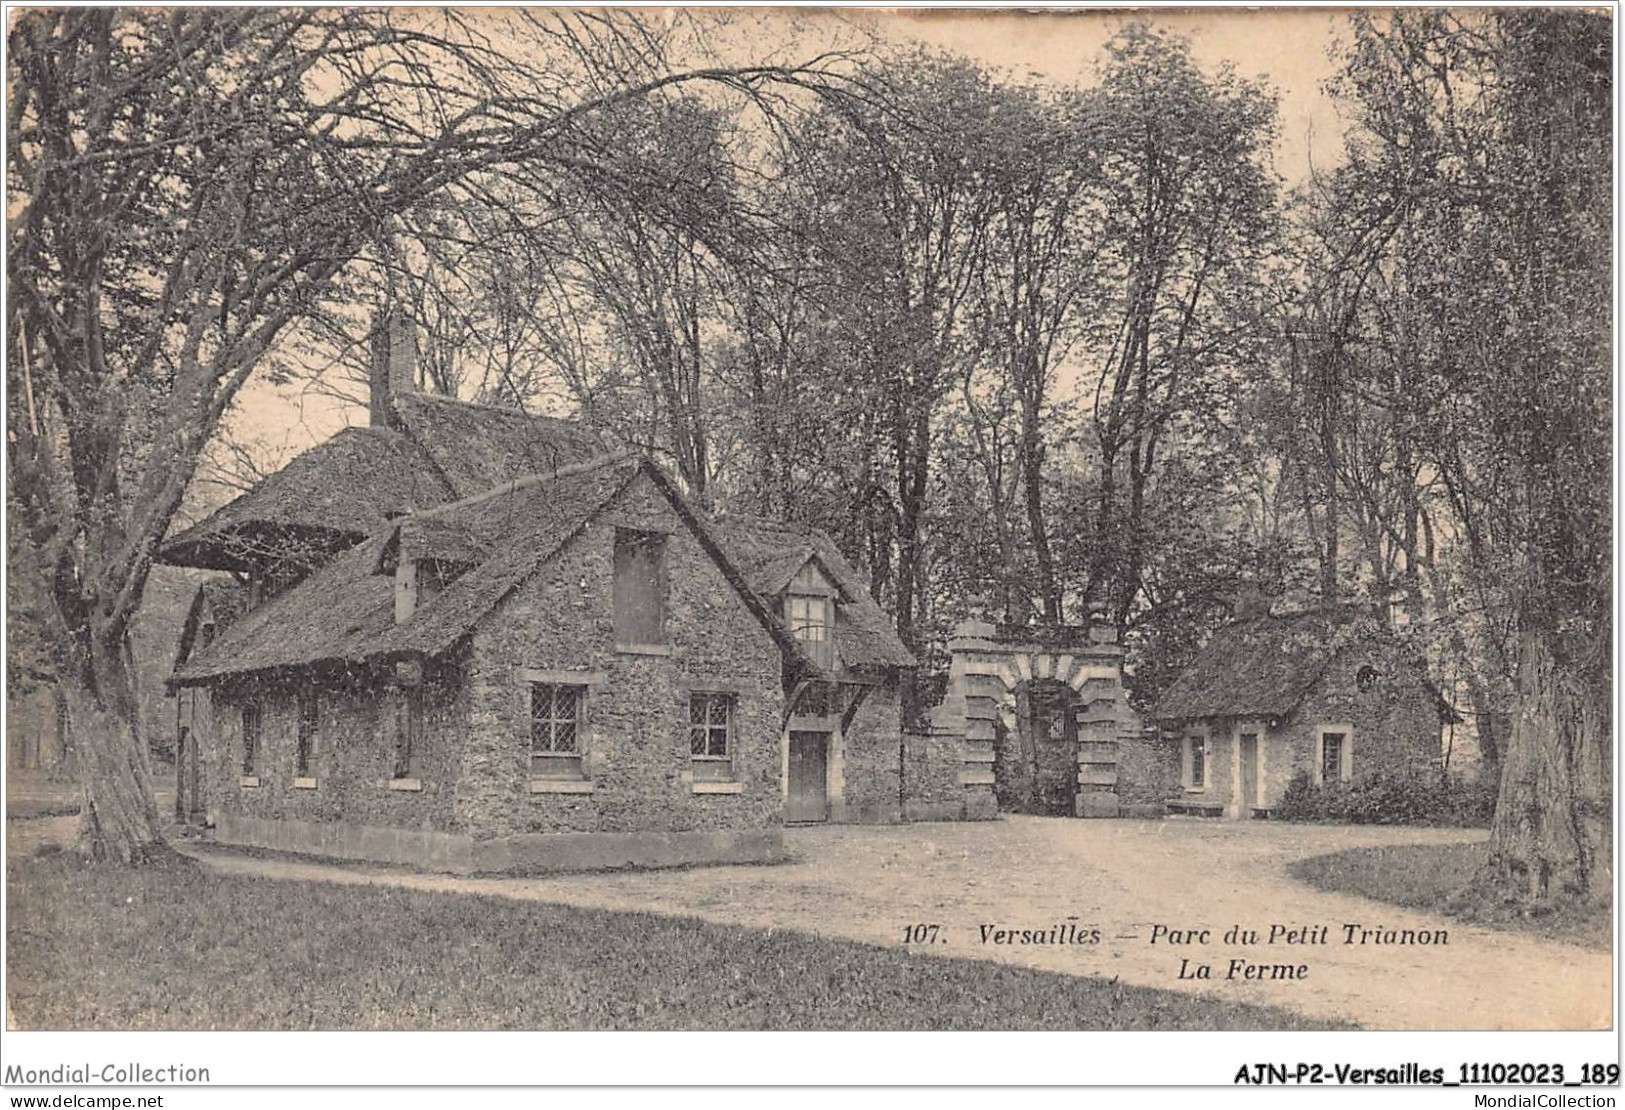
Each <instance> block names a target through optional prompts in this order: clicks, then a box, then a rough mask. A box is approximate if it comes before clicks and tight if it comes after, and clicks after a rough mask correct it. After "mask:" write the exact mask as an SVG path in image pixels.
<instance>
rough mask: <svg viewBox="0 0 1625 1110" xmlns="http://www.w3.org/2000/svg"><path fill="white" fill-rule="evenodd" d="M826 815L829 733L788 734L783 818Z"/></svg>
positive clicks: (819, 818) (807, 818)
mask: <svg viewBox="0 0 1625 1110" xmlns="http://www.w3.org/2000/svg"><path fill="white" fill-rule="evenodd" d="M828 816H829V733H827V732H792V733H791V734H790V796H789V798H788V799H786V801H785V803H784V819H785V820H786V821H797V822H807V821H823V820H825V819H826V818H828Z"/></svg>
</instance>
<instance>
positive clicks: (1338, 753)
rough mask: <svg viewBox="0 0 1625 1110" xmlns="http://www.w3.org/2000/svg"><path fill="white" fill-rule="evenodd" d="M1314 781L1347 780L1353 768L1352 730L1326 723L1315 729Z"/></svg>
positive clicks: (1325, 782) (1321, 782)
mask: <svg viewBox="0 0 1625 1110" xmlns="http://www.w3.org/2000/svg"><path fill="white" fill-rule="evenodd" d="M1315 738H1316V743H1315V749H1316V750H1315V782H1316V783H1318V784H1320V785H1322V786H1324V785H1325V784H1327V783H1332V782H1348V781H1349V778H1350V776H1351V775H1352V774H1353V770H1354V730H1353V729H1352V728H1350V727H1348V726H1347V725H1327V726H1324V727H1322V728H1319V729H1316V730H1315Z"/></svg>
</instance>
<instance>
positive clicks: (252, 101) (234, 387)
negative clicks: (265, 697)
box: [6, 9, 830, 861]
mask: <svg viewBox="0 0 1625 1110" xmlns="http://www.w3.org/2000/svg"><path fill="white" fill-rule="evenodd" d="M481 19H484V20H486V21H485V22H477V21H475V20H474V17H472V16H465V15H460V14H458V13H448V12H430V11H426V10H419V11H408V12H401V13H386V12H378V11H362V10H315V9H299V10H292V9H290V10H262V9H256V10H248V9H240V10H207V9H185V10H177V11H173V12H170V11H159V10H142V9H102V10H90V9H81V10H75V11H62V12H44V11H38V12H30V13H26V14H25V15H23V16H21V17H20V18H19V19H17V20H16V21H15V22H14V24H13V26H12V28H11V32H10V53H9V57H10V59H11V66H12V70H11V91H12V100H11V104H10V110H9V115H8V120H7V126H8V135H9V139H10V144H9V150H10V162H9V164H8V166H7V173H8V177H9V185H10V192H11V197H12V208H13V215H12V219H11V221H10V223H9V230H8V246H9V256H8V267H9V268H8V277H9V280H10V285H11V294H12V295H11V300H10V305H11V311H10V312H9V314H8V316H7V321H6V327H7V338H8V341H9V350H10V352H11V358H10V360H9V362H8V364H7V386H8V391H9V392H10V395H11V396H12V397H13V398H14V399H16V400H17V402H18V403H17V404H14V405H12V406H11V408H10V413H9V425H8V432H9V435H10V438H11V445H12V450H11V451H10V452H9V453H8V474H9V478H10V483H9V489H10V501H9V505H10V508H11V510H12V512H13V522H14V527H15V529H16V533H15V534H19V535H20V536H21V539H22V543H23V548H24V550H25V551H26V557H25V558H13V560H12V572H13V573H14V574H19V573H20V574H25V575H30V576H32V578H33V579H34V581H33V584H32V588H31V589H30V590H29V591H27V592H28V596H30V597H33V598H38V599H41V600H40V604H38V605H36V606H32V607H31V611H33V612H35V613H36V614H37V615H38V619H39V620H40V621H41V622H42V623H43V626H44V628H43V638H44V640H45V642H46V643H48V644H49V645H50V646H51V656H52V658H51V667H52V670H53V672H54V675H55V678H56V681H57V682H58V683H59V684H60V686H61V688H62V690H63V691H64V694H65V697H66V702H67V705H68V715H69V722H70V727H71V729H72V733H73V742H74V746H75V751H76V755H77V756H78V760H77V762H78V767H79V772H80V776H81V783H82V787H83V794H84V804H83V830H84V838H85V843H86V845H87V848H88V849H89V850H90V851H91V852H93V853H94V854H96V855H97V856H102V857H116V858H120V859H124V860H126V861H133V860H140V859H143V858H145V857H147V856H149V855H151V854H153V853H154V852H156V851H158V850H160V847H161V843H162V838H161V835H160V828H159V821H158V815H157V813H156V809H155V806H154V804H153V800H152V791H151V783H150V780H149V773H148V769H147V764H146V757H145V750H144V745H143V744H142V743H141V741H140V737H139V735H138V732H137V726H136V716H137V715H136V712H135V705H134V694H133V684H132V679H131V668H130V663H129V657H128V642H129V641H128V632H129V628H130V623H131V619H132V617H133V615H134V613H135V611H136V608H137V607H138V605H139V604H140V599H141V595H142V590H143V587H144V585H145V583H146V579H147V575H148V571H149V569H150V567H151V564H152V559H153V555H154V553H155V551H156V549H157V547H158V544H159V542H160V541H161V540H162V538H163V536H164V534H165V532H166V531H167V529H168V528H169V525H170V522H171V521H172V520H173V519H174V516H175V513H176V510H177V507H178V506H179V505H180V503H181V500H182V497H183V495H184V493H185V491H186V488H187V485H188V483H189V482H190V480H191V478H192V476H193V474H194V473H195V471H196V469H197V466H198V460H199V458H200V456H201V455H202V452H203V451H204V449H205V446H206V445H207V444H208V442H209V441H210V438H211V437H212V435H213V434H214V432H215V430H216V428H217V427H218V426H219V423H220V421H221V419H222V416H223V415H224V413H225V412H226V411H227V409H228V408H229V407H230V405H231V404H232V401H233V399H234V397H235V396H236V394H237V392H238V390H239V389H240V388H241V386H242V384H243V382H244V381H245V380H246V379H247V378H248V376H249V375H250V374H251V373H252V372H253V371H254V370H255V368H256V367H257V366H259V365H260V364H261V361H262V359H264V358H265V357H266V356H267V354H268V352H272V351H273V350H274V349H275V348H276V347H277V345H278V344H279V342H280V341H281V340H282V339H283V338H284V337H285V336H286V335H287V334H289V332H290V330H291V329H293V328H295V327H297V326H298V325H300V324H301V323H302V322H305V321H309V320H312V319H314V318H316V317H318V316H319V315H320V314H322V313H324V312H326V313H331V312H332V310H333V308H334V305H335V304H336V303H338V302H337V298H339V297H340V296H341V295H342V290H343V286H342V283H341V281H340V279H341V277H342V276H344V275H346V274H348V273H353V272H354V271H355V268H356V267H358V266H365V265H367V264H369V263H371V264H374V265H377V264H379V263H380V262H387V254H388V251H387V248H388V244H389V242H390V239H391V234H392V232H394V231H396V230H398V227H399V225H400V223H401V221H404V220H407V219H409V218H410V217H412V216H413V215H414V214H416V213H421V212H422V211H423V210H425V208H429V207H433V206H434V205H437V204H442V203H448V204H449V203H455V204H466V205H471V206H479V205H481V204H484V203H486V202H487V201H488V199H489V197H490V192H489V188H490V186H491V184H492V182H493V181H495V180H501V179H504V177H511V176H512V175H513V173H514V172H515V171H518V170H523V172H524V173H525V174H527V175H531V176H532V177H534V175H536V174H538V173H539V172H541V171H542V170H543V169H544V168H545V169H546V170H547V171H549V172H550V173H551V174H553V175H555V176H556V177H561V178H569V177H574V176H580V175H586V176H589V177H590V178H591V179H592V180H594V181H595V182H597V184H598V187H599V188H601V189H605V190H613V189H615V188H617V187H618V186H619V185H620V184H622V183H621V182H619V181H618V180H616V178H615V177H614V175H613V173H610V174H596V175H595V170H596V169H597V166H598V165H599V164H601V163H600V162H599V161H595V160H596V159H597V158H598V155H599V154H601V153H602V150H603V147H604V143H605V142H606V141H608V136H606V135H605V134H604V133H603V132H602V131H599V130H594V129H593V127H592V126H590V125H591V124H592V123H593V121H594V119H595V118H596V116H597V115H598V114H600V113H603V112H605V111H608V110H610V109H613V108H614V107H616V106H618V105H621V104H625V103H629V102H633V101H637V100H640V99H645V98H655V97H661V96H665V95H668V94H669V93H670V92H672V91H674V90H677V89H679V88H682V87H688V86H694V85H698V84H706V85H708V86H710V87H713V88H716V89H718V90H723V91H727V92H733V93H738V94H740V95H743V96H746V97H759V96H760V95H761V93H762V90H763V89H764V87H766V86H768V85H771V84H773V83H775V82H778V83H784V84H790V85H796V86H798V87H809V88H813V89H814V90H815V91H816V90H817V89H819V88H823V87H827V86H828V84H829V77H830V74H829V64H828V63H829V62H830V60H829V59H825V60H822V61H819V62H816V63H814V64H811V65H809V66H805V67H760V68H745V69H730V68H700V69H683V68H681V67H679V66H676V65H674V64H673V63H672V62H671V61H670V58H671V57H672V52H673V49H674V41H673V39H674V35H676V34H678V33H680V28H681V27H682V26H683V21H678V22H677V23H676V24H664V25H662V26H663V27H665V28H667V29H662V30H656V29H655V26H654V25H653V24H651V23H648V22H646V21H644V20H643V19H641V18H639V17H638V16H637V15H636V14H631V13H596V12H514V13H493V14H491V15H489V16H485V15H484V14H483V13H482V15H481ZM8 554H14V553H8Z"/></svg>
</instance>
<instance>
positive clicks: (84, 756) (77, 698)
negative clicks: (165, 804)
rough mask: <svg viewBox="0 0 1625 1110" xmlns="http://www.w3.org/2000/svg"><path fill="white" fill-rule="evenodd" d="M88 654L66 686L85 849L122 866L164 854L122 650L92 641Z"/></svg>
mask: <svg viewBox="0 0 1625 1110" xmlns="http://www.w3.org/2000/svg"><path fill="white" fill-rule="evenodd" d="M84 654H85V655H86V656H87V658H84V659H83V660H81V661H80V664H81V665H79V666H77V667H75V668H73V669H71V670H68V672H67V675H66V677H65V678H64V679H63V682H62V689H63V697H64V699H65V701H66V704H67V710H68V714H67V715H68V728H69V734H70V735H71V736H72V738H73V741H72V742H73V752H74V757H75V758H74V765H75V770H76V773H77V774H78V777H79V788H80V795H81V805H82V808H81V810H80V826H79V843H80V849H81V850H82V851H83V852H84V853H85V854H86V855H88V856H90V857H91V858H92V859H97V860H118V861H121V862H123V863H144V862H148V861H151V860H153V859H155V858H158V857H160V856H165V855H167V854H168V845H167V844H166V842H165V841H164V836H163V826H162V823H161V821H160V819H159V816H158V806H157V803H156V802H155V801H154V800H153V792H152V772H151V768H150V767H149V766H148V762H147V752H146V747H145V745H144V744H142V742H141V737H140V731H139V729H137V728H136V725H135V720H136V699H135V686H134V683H133V681H132V679H133V675H132V673H131V671H130V668H129V666H128V664H127V660H126V657H125V655H124V652H123V650H122V648H120V647H116V646H108V645H97V644H95V643H94V640H92V646H91V647H90V648H89V650H88V651H86V652H85V653H84Z"/></svg>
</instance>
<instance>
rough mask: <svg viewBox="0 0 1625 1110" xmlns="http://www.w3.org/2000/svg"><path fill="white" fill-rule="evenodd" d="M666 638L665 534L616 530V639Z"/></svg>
mask: <svg viewBox="0 0 1625 1110" xmlns="http://www.w3.org/2000/svg"><path fill="white" fill-rule="evenodd" d="M665 642H666V537H665V536H663V535H660V534H659V533H658V532H632V531H628V530H626V529H624V528H622V529H617V530H616V532H615V643H616V645H617V646H624V647H654V646H658V645H661V644H664V643H665Z"/></svg>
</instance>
